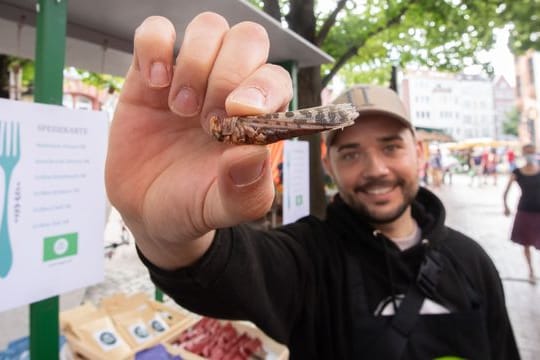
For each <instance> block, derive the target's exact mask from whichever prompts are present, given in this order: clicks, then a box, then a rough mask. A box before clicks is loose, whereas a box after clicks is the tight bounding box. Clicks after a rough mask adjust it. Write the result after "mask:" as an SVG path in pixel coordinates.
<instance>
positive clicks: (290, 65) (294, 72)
mask: <svg viewBox="0 0 540 360" xmlns="http://www.w3.org/2000/svg"><path fill="white" fill-rule="evenodd" d="M278 65H281V66H283V67H284V68H285V70H287V71H288V72H289V74H291V79H292V83H293V98H292V100H291V103H290V104H289V110H296V109H298V64H297V63H296V61H292V60H289V61H284V62H282V63H279V64H278Z"/></svg>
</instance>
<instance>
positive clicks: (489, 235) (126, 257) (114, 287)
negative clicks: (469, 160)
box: [0, 175, 540, 360]
mask: <svg viewBox="0 0 540 360" xmlns="http://www.w3.org/2000/svg"><path fill="white" fill-rule="evenodd" d="M489 180H490V181H489V182H488V184H487V185H484V186H481V187H478V186H477V184H476V183H475V186H469V185H468V182H469V179H468V178H467V177H466V176H456V175H455V176H454V178H453V184H452V185H443V186H442V187H441V188H439V189H432V190H433V191H434V192H435V193H436V194H438V195H439V196H440V197H441V199H443V202H444V203H445V206H446V208H447V223H448V224H449V225H450V226H452V227H454V228H455V229H457V230H460V231H462V232H464V233H466V234H467V235H469V236H471V237H472V238H474V239H475V240H477V241H478V242H479V243H480V245H481V246H482V247H483V248H484V249H485V250H486V251H487V252H488V254H489V255H490V256H491V258H492V259H493V261H494V262H495V265H496V266H497V268H498V270H499V272H500V275H501V278H502V279H503V284H504V288H505V292H506V300H507V307H508V310H509V314H510V318H511V321H512V324H513V327H514V331H515V334H516V338H517V342H518V346H519V348H520V352H521V355H522V358H523V360H537V359H540V307H539V306H538V304H539V303H540V282H539V284H538V285H536V286H534V285H531V284H529V283H528V282H527V269H526V264H525V261H524V257H523V254H522V248H521V247H520V246H518V245H515V244H513V243H511V242H510V241H509V240H508V238H509V233H510V230H511V226H512V217H505V216H504V215H503V213H502V209H503V208H502V193H503V190H504V186H505V184H506V181H507V177H505V176H501V177H500V178H499V179H498V180H499V181H498V184H497V185H496V186H494V185H492V181H491V179H489ZM518 196H519V190H518V188H517V186H515V187H514V188H513V189H512V191H511V192H510V205H511V206H513V208H515V204H516V203H517V198H518ZM120 237H121V221H120V218H119V216H118V214H117V213H116V212H114V211H113V213H112V214H111V217H110V220H109V223H108V225H107V229H106V232H105V242H106V243H111V242H118V241H120ZM534 255H535V257H534V262H535V266H536V269H537V274H540V260H539V259H540V252H538V251H537V252H535V254H534ZM105 264H106V266H105V279H104V281H103V282H102V283H100V284H98V285H95V286H91V287H88V288H86V289H82V290H77V291H73V292H72V293H69V294H65V295H62V296H61V298H60V300H61V302H60V304H61V308H70V307H73V306H76V305H77V304H79V303H81V302H82V301H88V300H89V301H92V302H94V303H98V302H99V301H100V299H101V298H102V297H104V296H106V295H109V294H113V293H116V292H125V293H133V292H141V291H142V292H146V293H148V294H149V295H150V296H153V294H154V287H153V285H152V284H151V282H150V280H149V277H148V274H147V272H146V270H145V268H144V267H143V266H142V264H141V263H140V261H139V259H138V258H137V255H136V254H135V251H134V247H133V242H132V241H131V244H130V245H129V246H122V247H118V248H117V249H116V251H115V252H114V253H113V255H112V258H111V259H109V260H107V261H106V262H105ZM539 280H540V279H539ZM166 301H170V300H168V299H167V298H166ZM27 318H28V311H27V308H26V307H22V308H19V309H15V310H12V311H7V312H4V313H0V349H2V348H4V347H5V345H6V344H7V342H9V341H10V340H14V339H17V338H18V337H20V336H23V335H27V333H28V319H27Z"/></svg>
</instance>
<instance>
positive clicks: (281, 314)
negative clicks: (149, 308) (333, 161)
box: [139, 189, 519, 360]
mask: <svg viewBox="0 0 540 360" xmlns="http://www.w3.org/2000/svg"><path fill="white" fill-rule="evenodd" d="M412 213H413V216H414V218H415V219H416V221H417V223H418V224H419V226H420V228H421V229H422V242H421V243H419V244H417V245H415V246H413V247H412V248H409V249H407V250H405V251H400V250H399V249H398V248H397V247H396V245H395V244H394V243H393V242H392V241H390V240H388V239H386V238H385V237H384V236H382V235H380V234H379V233H378V232H377V231H376V229H373V228H372V227H371V226H370V225H368V224H367V223H366V222H364V221H362V219H361V218H359V217H358V215H357V214H355V213H354V212H353V211H352V210H351V209H350V208H349V207H348V206H347V205H346V204H345V203H344V202H343V201H342V200H341V199H340V197H339V196H337V197H336V198H335V199H334V201H333V202H332V204H330V205H329V206H328V209H327V218H326V220H324V221H321V220H319V219H317V218H315V217H312V216H308V217H306V218H303V219H301V220H299V221H297V222H296V223H294V224H290V225H287V226H284V227H281V228H279V229H276V230H271V231H259V230H254V229H252V228H251V227H249V226H247V225H241V226H236V227H233V228H228V229H221V230H219V231H217V233H216V237H215V240H214V242H213V244H212V246H211V247H210V249H209V250H208V251H207V252H206V254H205V255H204V256H203V257H202V258H201V259H200V260H199V261H198V262H197V263H196V264H195V265H193V266H191V267H188V268H183V269H179V270H176V271H165V270H163V269H159V268H157V267H156V266H154V265H153V264H151V263H150V262H149V261H148V260H147V259H145V258H144V256H143V255H142V254H139V255H140V256H141V259H142V261H143V262H144V263H145V265H146V266H147V267H148V268H149V271H150V275H151V278H152V280H153V281H154V283H155V284H156V285H157V286H158V287H159V288H160V289H162V290H163V291H164V292H165V293H167V294H168V295H169V296H171V297H172V298H173V299H174V300H175V301H177V302H178V303H179V304H181V305H182V306H184V307H186V308H187V309H190V310H191V311H194V312H196V313H199V314H203V315H207V316H212V317H217V318H223V319H243V320H250V321H252V322H254V323H255V324H256V325H257V326H258V327H259V328H260V329H262V330H263V331H265V332H266V333H267V334H268V335H269V336H271V337H273V338H274V339H276V340H277V341H279V342H282V343H284V344H286V345H287V346H288V347H289V349H290V352H291V358H292V359H360V358H365V359H379V358H381V356H379V355H378V354H377V351H376V350H373V344H374V343H375V342H377V341H378V340H380V339H383V341H386V339H384V337H385V335H384V330H385V328H386V326H387V324H388V321H389V320H390V319H391V318H392V316H379V315H378V311H379V310H380V309H381V307H382V306H383V305H384V304H385V302H388V303H389V304H391V305H390V306H388V307H387V309H392V308H393V307H392V304H396V306H398V305H399V299H401V297H402V295H403V294H405V293H406V292H407V290H408V288H409V286H410V285H411V284H413V283H414V282H415V281H416V277H417V274H418V269H419V267H420V264H421V263H422V261H423V259H424V258H425V254H426V252H428V251H431V250H430V249H435V250H436V251H439V252H440V253H441V254H443V256H442V263H443V271H442V272H441V276H440V280H439V281H438V284H437V287H436V290H435V291H434V292H432V293H430V294H429V296H428V297H429V298H430V299H429V302H430V304H431V306H427V305H428V304H425V305H426V307H424V308H423V309H422V311H421V315H420V316H419V320H418V321H417V323H416V325H415V327H414V329H413V331H412V333H411V334H410V336H409V340H408V343H407V347H406V350H405V352H404V353H403V355H402V356H400V358H401V359H434V358H437V357H443V356H459V357H461V358H467V359H479V360H488V359H505V360H512V359H519V355H518V351H517V347H516V343H515V340H514V336H513V333H512V329H511V326H510V323H509V320H508V315H507V312H506V308H505V302H504V294H503V289H502V285H501V281H500V278H499V276H498V273H497V271H496V269H495V267H494V265H493V263H492V262H491V260H490V259H489V257H488V256H487V254H486V253H485V252H484V251H483V250H482V249H481V248H480V246H479V245H478V244H477V243H476V242H474V241H473V240H471V239H470V238H468V237H466V236H465V235H463V234H461V233H459V232H457V231H455V230H452V229H450V228H448V227H446V226H445V225H444V220H445V212H444V207H443V205H442V203H441V202H440V201H439V199H438V198H437V197H436V196H435V195H434V194H432V193H430V192H429V191H427V190H425V189H420V191H419V193H418V195H417V198H416V200H415V202H414V203H413V206H412ZM429 309H431V310H429ZM433 309H436V310H435V311H433ZM444 312H450V313H444ZM388 346H392V345H391V344H390V343H389V344H388Z"/></svg>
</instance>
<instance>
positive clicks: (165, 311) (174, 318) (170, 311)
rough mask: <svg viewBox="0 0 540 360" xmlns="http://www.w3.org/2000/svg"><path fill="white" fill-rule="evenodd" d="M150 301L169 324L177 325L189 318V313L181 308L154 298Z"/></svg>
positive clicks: (151, 305) (153, 307) (152, 306)
mask: <svg viewBox="0 0 540 360" xmlns="http://www.w3.org/2000/svg"><path fill="white" fill-rule="evenodd" d="M148 303H149V304H150V307H151V308H152V309H154V310H155V311H156V312H157V313H158V314H159V315H160V316H161V318H162V319H163V320H165V321H166V322H167V325H169V326H176V325H178V324H180V323H181V322H183V321H185V320H186V319H187V318H188V314H187V313H184V312H182V311H181V310H180V309H177V308H174V307H172V306H168V305H165V304H163V303H160V302H157V301H153V300H149V301H148Z"/></svg>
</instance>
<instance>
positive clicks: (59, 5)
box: [30, 0, 67, 360]
mask: <svg viewBox="0 0 540 360" xmlns="http://www.w3.org/2000/svg"><path fill="white" fill-rule="evenodd" d="M66 23H67V0H39V2H38V4H37V26H36V54H35V59H36V69H35V71H36V74H35V91H34V101H35V102H39V103H44V104H56V105H61V104H62V96H63V81H64V74H63V71H64V57H65V50H66ZM58 312H59V299H58V296H53V297H51V298H48V299H45V300H42V301H38V302H36V303H33V304H30V357H31V358H32V360H41V359H43V360H54V359H58V358H59V352H60V346H59V341H58V338H59V335H60V326H59V320H58Z"/></svg>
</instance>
